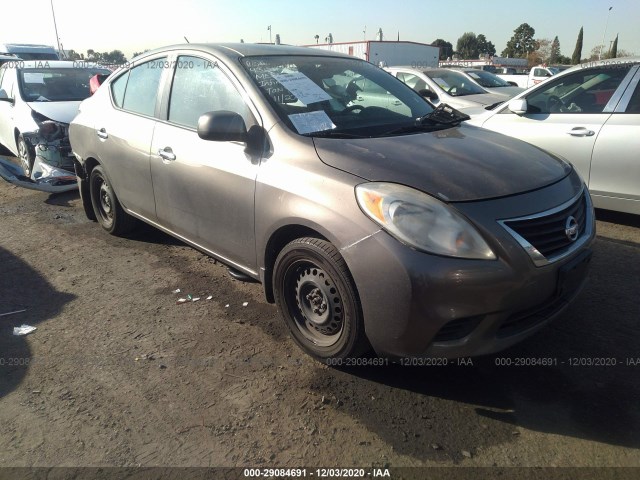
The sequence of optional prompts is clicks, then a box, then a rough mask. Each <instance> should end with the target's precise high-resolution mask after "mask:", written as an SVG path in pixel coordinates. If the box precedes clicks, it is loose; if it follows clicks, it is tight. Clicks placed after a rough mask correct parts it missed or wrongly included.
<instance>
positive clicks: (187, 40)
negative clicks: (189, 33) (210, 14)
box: [182, 37, 191, 43]
mask: <svg viewBox="0 0 640 480" xmlns="http://www.w3.org/2000/svg"><path fill="white" fill-rule="evenodd" d="M182 38H184V39H185V41H186V42H187V43H191V42H190V41H189V39H188V38H187V37H182Z"/></svg>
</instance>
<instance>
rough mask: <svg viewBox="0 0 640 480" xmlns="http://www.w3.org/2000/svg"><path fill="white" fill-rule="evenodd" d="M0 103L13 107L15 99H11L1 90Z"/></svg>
mask: <svg viewBox="0 0 640 480" xmlns="http://www.w3.org/2000/svg"><path fill="white" fill-rule="evenodd" d="M0 102H9V103H10V104H11V105H13V103H14V101H13V98H9V96H8V95H7V92H6V91H4V90H0Z"/></svg>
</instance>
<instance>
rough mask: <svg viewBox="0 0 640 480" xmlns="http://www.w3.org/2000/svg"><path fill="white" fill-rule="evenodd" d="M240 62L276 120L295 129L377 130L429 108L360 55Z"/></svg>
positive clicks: (314, 131) (408, 120) (324, 132)
mask: <svg viewBox="0 0 640 480" xmlns="http://www.w3.org/2000/svg"><path fill="white" fill-rule="evenodd" d="M241 62H242V64H243V66H244V68H245V69H246V71H247V73H248V74H249V77H250V78H251V80H252V81H253V82H254V83H255V84H256V85H257V87H258V88H259V89H260V91H261V92H262V94H263V95H264V96H265V97H266V99H267V100H268V101H269V103H270V104H271V105H272V106H273V108H274V110H275V112H276V113H277V114H278V116H279V117H280V118H281V120H282V121H283V122H284V123H285V124H286V125H287V126H288V127H289V128H290V129H291V130H293V131H294V132H296V133H298V134H301V135H310V136H317V135H320V134H322V135H325V136H326V135H328V134H332V135H342V136H367V137H370V136H376V135H383V134H385V132H389V131H394V127H395V128H398V127H401V126H406V125H413V124H414V123H415V121H416V119H418V118H421V117H423V116H425V115H427V114H429V113H430V112H432V111H433V108H432V107H431V106H430V105H429V104H428V103H427V102H425V101H424V100H423V99H422V98H421V97H420V96H419V95H417V94H416V93H415V92H413V91H411V89H410V88H408V87H407V86H406V85H403V84H402V83H401V82H399V81H398V80H397V79H395V78H393V77H392V76H391V75H389V74H388V73H386V72H385V71H383V70H381V69H379V68H377V67H375V66H374V65H372V64H370V63H368V62H365V61H363V60H358V59H350V58H341V57H329V56H326V57H325V56H312V55H295V56H280V55H278V56H276V55H274V56H261V57H245V58H244V59H242V60H241Z"/></svg>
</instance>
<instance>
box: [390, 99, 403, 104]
mask: <svg viewBox="0 0 640 480" xmlns="http://www.w3.org/2000/svg"><path fill="white" fill-rule="evenodd" d="M391 103H392V104H394V105H402V102H401V101H400V100H394V101H393V102H391Z"/></svg>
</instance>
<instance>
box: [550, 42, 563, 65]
mask: <svg viewBox="0 0 640 480" xmlns="http://www.w3.org/2000/svg"><path fill="white" fill-rule="evenodd" d="M561 56H562V55H561V54H560V40H558V37H557V36H556V38H554V39H553V42H551V54H550V55H549V63H550V64H552V65H554V64H557V63H558V62H560V57H561Z"/></svg>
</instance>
